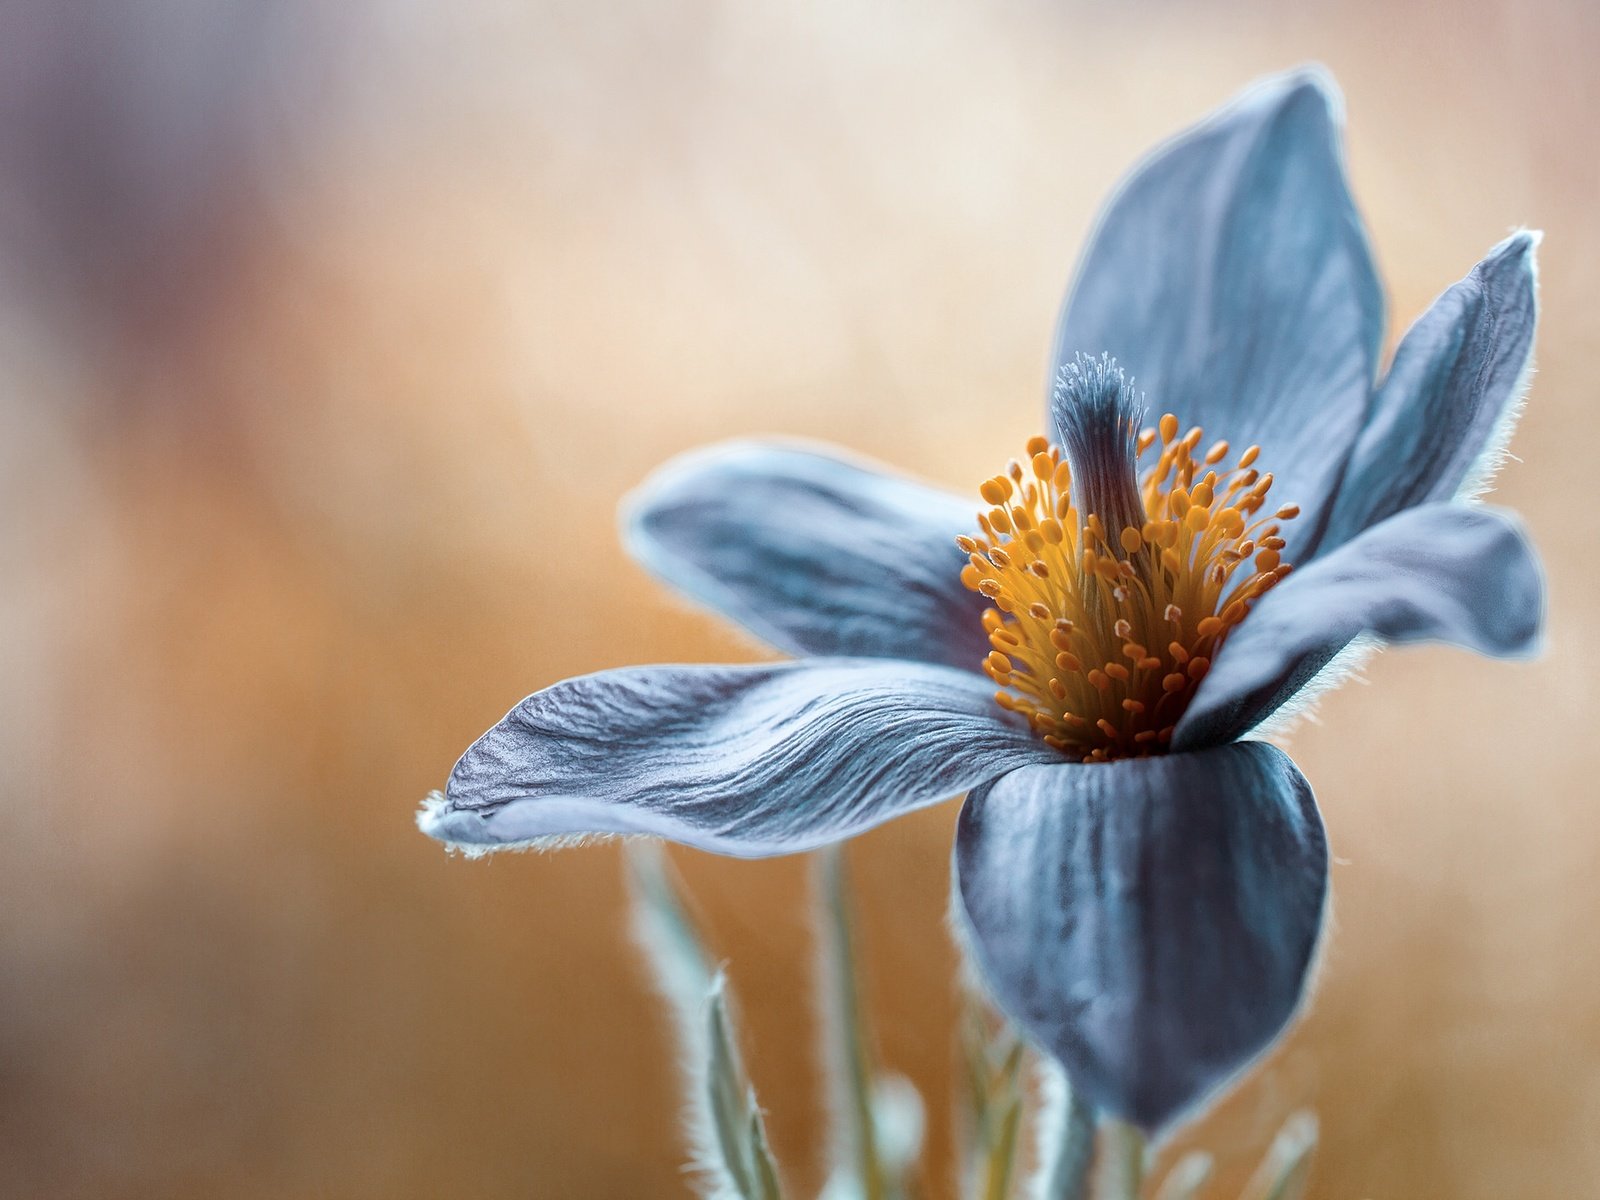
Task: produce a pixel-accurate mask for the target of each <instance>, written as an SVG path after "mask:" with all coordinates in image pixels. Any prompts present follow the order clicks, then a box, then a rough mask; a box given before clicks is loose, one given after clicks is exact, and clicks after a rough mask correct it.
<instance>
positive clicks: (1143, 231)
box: [1054, 70, 1384, 562]
mask: <svg viewBox="0 0 1600 1200" xmlns="http://www.w3.org/2000/svg"><path fill="white" fill-rule="evenodd" d="M1341 120H1342V105H1341V101H1340V99H1339V97H1338V94H1337V92H1336V91H1335V88H1334V85H1333V82H1332V80H1330V79H1328V78H1327V76H1326V75H1324V74H1323V73H1322V72H1320V71H1316V70H1299V71H1293V72H1290V73H1288V74H1285V75H1280V76H1276V77H1274V78H1271V79H1268V80H1265V81H1263V82H1261V83H1259V84H1257V85H1256V86H1254V87H1253V88H1251V89H1250V90H1248V91H1246V92H1245V93H1243V94H1242V95H1241V96H1239V97H1238V98H1237V99H1235V100H1234V101H1233V102H1232V103H1230V104H1228V105H1226V106H1225V107H1223V108H1222V109H1220V110H1219V111H1217V112H1216V113H1214V114H1213V115H1212V116H1211V117H1210V118H1208V119H1207V120H1205V121H1203V122H1201V123H1200V124H1199V125H1197V126H1195V127H1194V128H1192V129H1190V130H1188V131H1187V132H1185V133H1183V134H1181V135H1180V136H1178V137H1177V138H1176V139H1174V140H1173V141H1171V142H1169V143H1168V144H1167V145H1166V146H1164V147H1162V148H1161V149H1159V150H1157V151H1156V152H1155V153H1154V154H1153V155H1152V156H1151V157H1150V158H1148V159H1147V160H1146V161H1145V162H1144V163H1143V164H1141V165H1140V166H1139V167H1138V168H1137V169H1136V170H1135V171H1134V172H1133V174H1132V175H1131V176H1130V177H1129V178H1128V179H1127V180H1126V182H1124V183H1123V185H1122V187H1121V188H1120V190H1118V192H1117V193H1116V194H1115V195H1114V196H1113V197H1112V199H1111V201H1110V202H1109V204H1108V205H1107V207H1106V209H1105V211H1104V212H1103V213H1102V214H1101V217H1100V220H1099V224H1098V226H1097V227H1096V228H1095V230H1094V233H1093V235H1092V236H1091V238H1090V241H1089V245H1088V249H1087V250H1086V251H1085V253H1084V257H1083V260H1082V262H1081V264H1080V266H1079V268H1078V275H1077V280H1076V282H1075V284H1074V286H1073V288H1072V290H1071V292H1070V294H1069V295H1068V298H1067V302H1066V305H1065V307H1064V309H1063V311H1062V315H1061V319H1060V322H1059V324H1058V326H1057V331H1056V341H1055V358H1054V361H1055V363H1056V364H1057V365H1058V366H1059V365H1061V364H1063V363H1066V362H1068V361H1070V360H1071V358H1072V356H1073V354H1074V353H1076V352H1082V353H1086V354H1091V355H1094V354H1099V353H1101V352H1102V351H1109V352H1110V353H1111V354H1112V355H1113V356H1114V357H1115V358H1116V359H1117V360H1118V362H1119V363H1120V364H1121V365H1122V367H1123V368H1124V369H1125V370H1126V371H1127V372H1128V373H1129V374H1130V375H1131V376H1133V378H1134V380H1135V382H1136V384H1137V386H1138V387H1139V389H1140V390H1141V391H1143V392H1144V394H1145V398H1146V401H1147V403H1148V405H1149V406H1150V409H1151V411H1152V413H1153V414H1159V413H1163V412H1172V413H1176V414H1177V416H1178V419H1179V421H1180V422H1181V424H1182V426H1183V427H1185V428H1187V427H1189V426H1191V425H1201V426H1203V427H1204V428H1205V431H1206V436H1207V438H1208V439H1226V440H1227V441H1229V442H1230V443H1231V444H1232V445H1234V446H1236V447H1240V448H1243V447H1245V446H1248V445H1250V444H1251V443H1258V444H1259V445H1260V446H1261V458H1260V463H1261V469H1262V470H1264V471H1271V472H1273V473H1274V476H1275V478H1276V480H1277V486H1275V487H1274V488H1273V493H1272V494H1273V497H1274V499H1275V500H1276V501H1277V502H1278V503H1297V504H1300V505H1301V506H1302V507H1303V508H1304V509H1305V511H1306V512H1307V513H1308V514H1316V513H1317V512H1318V511H1319V509H1321V508H1323V507H1324V505H1323V502H1324V501H1325V500H1326V499H1328V498H1329V497H1330V496H1331V495H1332V493H1333V490H1334V487H1335V485H1336V482H1337V480H1338V478H1339V474H1340V472H1341V470H1342V468H1343V465H1344V460H1345V458H1346V456H1347V455H1348V453H1349V451H1350V448H1351V447H1352V446H1353V445H1354V444H1355V440H1356V436H1357V434H1358V432H1359V431H1360V428H1361V423H1362V421H1363V419H1364V416H1365V412H1366V408H1367V405H1368V402H1369V399H1370V396H1371V391H1372V385H1373V381H1374V377H1375V372H1376V369H1377V358H1378V348H1379V344H1380V341H1381V338H1382V335H1383V320H1384V318H1383V297H1382V292H1381V289H1380V286H1379V283H1378V278H1377V274H1376V272H1375V270H1374V268H1373V264H1372V254H1371V251H1370V249H1369V247H1368V245H1367V239H1366V235H1365V233H1364V232H1363V230H1362V225H1361V220H1360V217H1359V216H1358V215H1357V213H1356V210H1355V205H1354V203H1353V201H1352V200H1351V197H1350V190H1349V186H1348V184H1347V182H1346V179H1345V172H1344V163H1343V151H1342V148H1341V135H1340V124H1341ZM1294 526H1299V527H1300V528H1294ZM1316 535H1317V522H1316V520H1315V519H1312V520H1306V521H1298V522H1294V523H1293V525H1292V526H1290V527H1288V528H1286V529H1285V531H1284V537H1285V538H1286V539H1287V541H1288V543H1289V549H1288V550H1287V551H1286V552H1285V558H1287V559H1288V560H1289V561H1291V562H1299V561H1302V560H1303V558H1304V557H1305V551H1306V550H1308V549H1309V548H1310V547H1311V545H1312V544H1313V543H1314V541H1315V538H1316Z"/></svg>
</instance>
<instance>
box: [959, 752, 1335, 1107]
mask: <svg viewBox="0 0 1600 1200" xmlns="http://www.w3.org/2000/svg"><path fill="white" fill-rule="evenodd" d="M955 862H956V876H957V883H958V886H959V892H960V897H961V905H960V909H961V911H962V912H963V913H964V915H965V920H966V924H967V928H968V932H969V936H970V940H971V943H972V949H973V952H974V954H975V956H976V958H977V962H978V965H979V966H980V967H981V968H982V971H983V973H984V975H985V977H986V978H987V980H988V982H989V985H990V987H991V988H992V989H993V992H994V994H995V997H996V999H997V1000H998V1001H999V1002H1000V1004H1001V1006H1002V1007H1003V1008H1004V1009H1005V1011H1006V1012H1007V1013H1008V1014H1009V1015H1010V1016H1011V1017H1012V1019H1013V1020H1015V1021H1017V1022H1018V1023H1019V1024H1020V1025H1021V1026H1022V1028H1023V1029H1025V1030H1026V1031H1027V1032H1028V1034H1029V1035H1030V1036H1031V1037H1032V1038H1033V1039H1034V1041H1035V1042H1037V1043H1038V1045H1039V1046H1040V1047H1042V1048H1043V1049H1044V1050H1046V1051H1048V1052H1049V1053H1050V1054H1052V1055H1053V1056H1054V1057H1055V1058H1056V1059H1058V1060H1059V1061H1060V1062H1061V1064H1062V1065H1063V1066H1064V1067H1065V1068H1066V1071H1067V1076H1068V1078H1069V1079H1071V1081H1072V1086H1073V1088H1074V1089H1077V1090H1078V1091H1080V1092H1081V1093H1082V1094H1084V1095H1085V1096H1087V1097H1088V1098H1089V1100H1090V1101H1091V1102H1092V1103H1093V1104H1094V1105H1095V1106H1096V1107H1097V1108H1099V1109H1101V1110H1102V1111H1104V1112H1107V1113H1111V1114H1113V1115H1115V1116H1118V1117H1121V1118H1123V1119H1124V1120H1128V1121H1132V1122H1134V1123H1135V1124H1138V1125H1140V1126H1142V1127H1143V1128H1145V1129H1146V1130H1151V1131H1154V1130H1159V1129H1161V1128H1163V1127H1165V1126H1167V1125H1168V1124H1170V1123H1171V1122H1172V1120H1173V1119H1174V1118H1175V1117H1177V1116H1178V1115H1180V1114H1182V1113H1183V1112H1185V1111H1186V1110H1189V1109H1192V1108H1193V1107H1194V1106H1195V1105H1197V1104H1198V1103H1199V1102H1200V1101H1201V1100H1203V1099H1204V1098H1205V1097H1206V1096H1208V1095H1209V1094H1210V1093H1212V1092H1213V1091H1214V1090H1216V1089H1217V1088H1218V1087H1220V1086H1221V1085H1222V1084H1223V1083H1225V1082H1226V1081H1227V1080H1228V1079H1229V1078H1231V1077H1232V1076H1233V1075H1234V1074H1235V1073H1237V1072H1238V1071H1239V1070H1240V1069H1242V1068H1243V1067H1244V1066H1245V1065H1246V1064H1247V1063H1248V1062H1249V1061H1250V1060H1251V1059H1253V1058H1254V1057H1255V1056H1256V1055H1258V1054H1260V1053H1261V1052H1262V1051H1263V1050H1265V1049H1266V1048H1267V1047H1268V1046H1269V1045H1271V1044H1272V1042H1273V1041H1274V1039H1276V1038H1277V1036H1278V1034H1279V1033H1280V1032H1281V1031H1282V1030H1283V1028H1284V1027H1285V1025H1287V1024H1288V1022H1289V1019H1290V1017H1291V1016H1292V1015H1293V1014H1294V1012H1295V1009H1296V1008H1297V1006H1298V1005H1299V1003H1300V999H1301V996H1302V994H1303V992H1304V989H1305V985H1306V976H1307V972H1308V971H1309V970H1310V967H1311V961H1312V954H1313V951H1314V949H1315V947H1316V944H1317V937H1318V933H1319V931H1320V929H1321V927H1322V914H1323V905H1324V900H1325V898H1326V895H1327V881H1328V849H1327V843H1326V840H1325V837H1324V834H1323V829H1322V820H1321V818H1320V816H1319V815H1318V813H1317V806H1316V802H1315V800H1314V799H1313V797H1312V794H1311V788H1310V785H1308V784H1307V783H1306V781H1305V778H1304V776H1302V775H1301V774H1300V772H1299V771H1298V770H1297V769H1296V768H1295V765H1294V763H1292V762H1291V761H1290V760H1289V758H1288V756H1287V755H1285V754H1283V752H1282V751H1279V750H1277V749H1274V748H1273V747H1271V746H1268V745H1266V744H1265V743H1262V742H1239V743H1235V744H1232V745H1228V746H1221V747H1217V748H1215V749H1211V750H1204V751H1201V752H1199V753H1196V754H1169V755H1162V756H1157V757H1154V758H1142V759H1123V760H1121V761H1118V762H1113V763H1108V764H1100V763H1096V764H1089V765H1068V764H1058V765H1053V766H1048V767H1026V768H1024V769H1022V770H1020V771H1016V772H1014V773H1012V774H1010V775H1006V776H1004V777H1003V778H1001V779H999V780H997V781H996V782H995V783H993V784H991V785H989V786H987V787H984V788H980V789H978V790H976V791H974V792H973V793H972V794H971V795H970V796H969V797H968V799H967V803H966V806H965V807H964V808H963V809H962V811H961V820H960V824H959V826H958V827H957V833H956V852H955Z"/></svg>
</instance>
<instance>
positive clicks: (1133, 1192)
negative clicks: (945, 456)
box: [1099, 1121, 1145, 1200]
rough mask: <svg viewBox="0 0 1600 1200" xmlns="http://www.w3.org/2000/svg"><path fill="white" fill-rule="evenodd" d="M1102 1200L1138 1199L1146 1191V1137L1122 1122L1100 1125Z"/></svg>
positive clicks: (1108, 1122) (1100, 1199)
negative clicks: (1102, 1162)
mask: <svg viewBox="0 0 1600 1200" xmlns="http://www.w3.org/2000/svg"><path fill="white" fill-rule="evenodd" d="M1100 1151H1101V1156H1102V1158H1103V1160H1104V1165H1103V1166H1102V1168H1101V1171H1100V1197H1099V1200H1139V1197H1140V1194H1141V1193H1142V1192H1143V1190H1144V1152H1145V1141H1144V1134H1142V1133H1140V1132H1139V1130H1138V1129H1137V1128H1135V1127H1134V1126H1132V1125H1129V1124H1127V1123H1125V1122H1123V1121H1106V1122H1104V1123H1102V1124H1101V1126H1100Z"/></svg>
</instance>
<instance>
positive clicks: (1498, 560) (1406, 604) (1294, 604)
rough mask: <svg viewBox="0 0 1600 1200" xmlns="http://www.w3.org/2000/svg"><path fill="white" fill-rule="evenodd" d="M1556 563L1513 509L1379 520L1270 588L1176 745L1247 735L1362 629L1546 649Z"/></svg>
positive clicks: (1428, 507)
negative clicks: (1549, 571) (1547, 563)
mask: <svg viewBox="0 0 1600 1200" xmlns="http://www.w3.org/2000/svg"><path fill="white" fill-rule="evenodd" d="M1544 609H1545V602H1544V572H1543V570H1542V569H1541V568H1540V566H1539V558H1538V555H1537V554H1536V553H1535V552H1534V549H1533V546H1532V545H1531V544H1530V543H1529V542H1528V539H1527V536H1526V535H1525V534H1524V533H1523V530H1522V525H1521V523H1520V522H1519V521H1518V520H1517V519H1516V517H1514V516H1513V515H1511V514H1510V513H1508V512H1505V511H1504V510H1501V509H1494V508H1485V507H1481V506H1477V505H1466V504H1425V505H1422V506H1421V507H1419V508H1412V509H1407V510H1406V511H1405V512H1402V513H1400V514H1399V515H1398V516H1394V517H1390V518H1389V519H1388V520H1386V521H1383V522H1381V523H1379V524H1377V525H1374V526H1373V527H1372V528H1371V529H1368V530H1367V531H1366V532H1365V533H1363V534H1361V535H1360V536H1358V537H1356V538H1353V539H1352V540H1350V541H1348V542H1346V543H1345V544H1344V545H1343V546H1340V547H1339V548H1338V549H1337V550H1334V551H1331V552H1330V553H1328V554H1326V555H1323V556H1321V557H1319V558H1317V559H1316V560H1315V561H1313V562H1312V563H1311V564H1310V565H1309V566H1307V567H1304V568H1302V569H1301V570H1298V571H1296V572H1295V573H1294V574H1293V575H1291V576H1289V578H1288V579H1286V580H1285V581H1284V582H1282V583H1281V584H1279V585H1278V586H1277V587H1275V588H1274V589H1273V590H1272V591H1270V592H1268V593H1267V595H1266V596H1265V597H1263V598H1262V600H1261V601H1260V602H1259V603H1258V604H1257V605H1256V607H1255V608H1254V609H1253V610H1252V611H1251V613H1250V615H1249V616H1247V617H1246V618H1245V619H1244V621H1243V622H1242V623H1241V624H1240V625H1239V627H1238V628H1237V629H1235V630H1234V631H1233V632H1232V633H1231V634H1230V635H1229V637H1228V640H1227V642H1225V643H1224V644H1223V647H1222V649H1221V651H1220V652H1219V653H1218V654H1217V656H1216V659H1215V661H1214V662H1213V663H1212V665H1211V671H1210V673H1209V674H1208V675H1207V676H1206V677H1205V679H1204V681H1203V682H1202V683H1201V684H1200V687H1199V690H1198V691H1196V693H1195V697H1194V700H1193V701H1191V703H1190V705H1189V709H1188V711H1187V712H1185V713H1184V715H1183V717H1182V718H1181V719H1180V720H1179V722H1178V727H1177V730H1176V731H1175V733H1174V734H1173V738H1172V744H1173V747H1174V748H1176V749H1188V748H1192V747H1197V746H1208V745H1214V744H1216V743H1218V742H1223V741H1228V740H1230V739H1232V738H1236V737H1240V736H1242V735H1243V734H1244V733H1245V732H1246V731H1248V730H1249V729H1251V728H1253V727H1254V726H1256V725H1258V724H1259V723H1260V722H1261V721H1263V720H1265V719H1266V718H1267V717H1268V716H1270V715H1271V713H1272V712H1273V710H1275V709H1276V708H1278V707H1279V706H1280V705H1281V704H1283V703H1284V702H1285V701H1287V700H1288V699H1290V697H1291V696H1292V695H1293V694H1294V692H1295V691H1296V690H1298V688H1299V687H1300V686H1302V685H1304V684H1305V683H1306V682H1307V681H1308V680H1309V678H1310V677H1311V675H1312V674H1314V673H1315V670H1316V669H1318V668H1320V667H1321V666H1322V665H1323V664H1325V663H1327V662H1328V661H1329V660H1330V659H1331V658H1332V657H1333V655H1334V654H1335V653H1336V652H1337V651H1339V650H1340V649H1341V648H1343V647H1344V646H1345V645H1347V644H1348V643H1349V642H1350V641H1351V640H1352V639H1353V638H1355V637H1357V636H1358V635H1360V634H1371V635H1373V636H1375V637H1377V638H1378V639H1380V640H1382V641H1386V642H1396V643H1406V642H1424V641H1430V642H1449V643H1451V644H1452V645H1456V646H1463V647H1465V648H1466V649H1469V650H1476V651H1478V653H1480V654H1489V655H1493V656H1495V657H1497V658H1515V657H1520V656H1524V655H1528V654H1531V653H1533V652H1534V650H1535V649H1536V648H1537V646H1538V641H1539V634H1540V630H1541V628H1542V626H1543V624H1544Z"/></svg>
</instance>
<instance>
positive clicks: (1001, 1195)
mask: <svg viewBox="0 0 1600 1200" xmlns="http://www.w3.org/2000/svg"><path fill="white" fill-rule="evenodd" d="M1021 1128H1022V1100H1021V1099H1020V1098H1018V1099H1016V1100H1013V1101H1012V1102H1011V1103H1010V1104H1009V1105H1007V1106H1006V1109H1005V1111H1004V1112H1003V1113H1001V1114H1000V1120H999V1122H998V1125H997V1128H996V1132H995V1137H994V1140H993V1142H992V1143H991V1145H990V1147H989V1155H988V1158H987V1159H986V1161H985V1163H984V1167H985V1171H984V1179H983V1191H982V1193H981V1194H982V1196H983V1200H1007V1197H1008V1196H1010V1195H1011V1177H1012V1175H1013V1174H1015V1172H1016V1165H1017V1134H1018V1131H1019V1130H1020V1129H1021Z"/></svg>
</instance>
